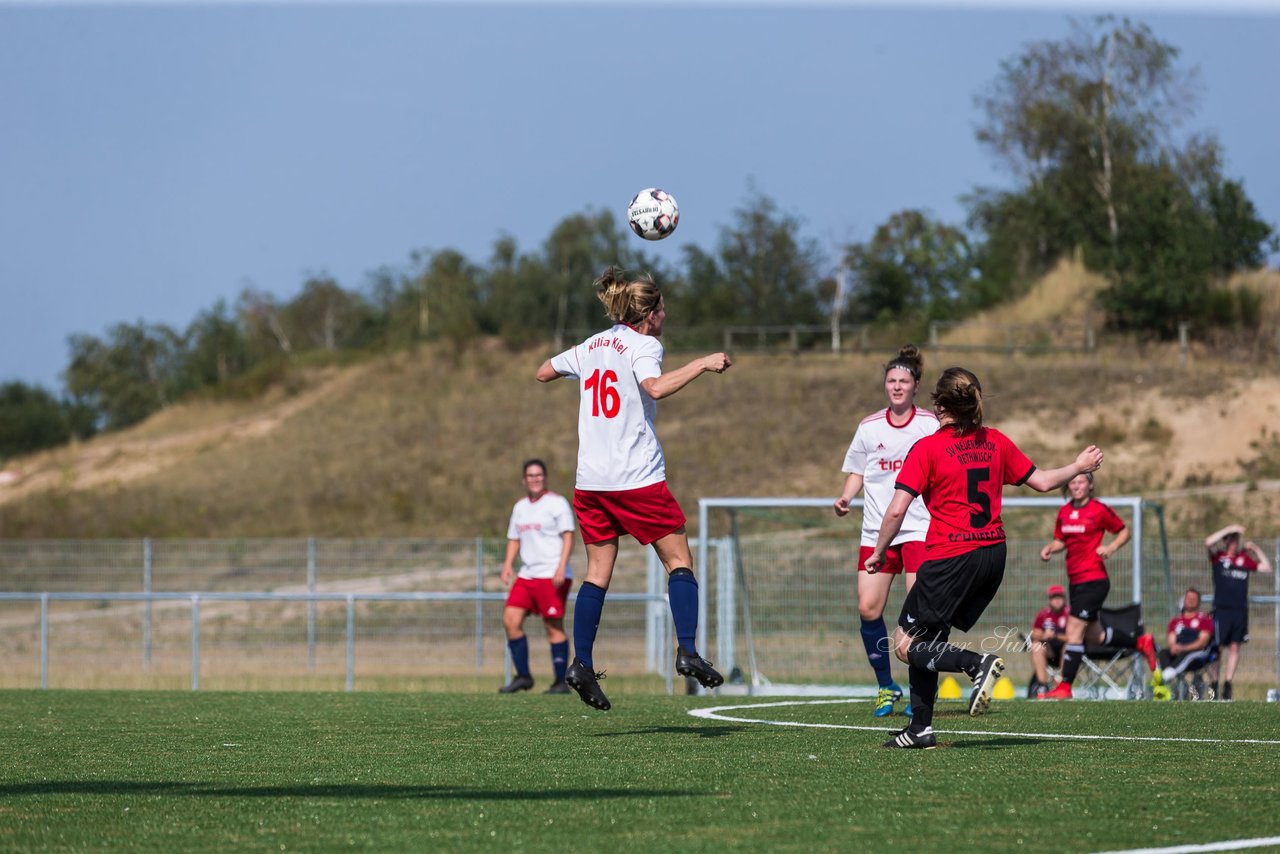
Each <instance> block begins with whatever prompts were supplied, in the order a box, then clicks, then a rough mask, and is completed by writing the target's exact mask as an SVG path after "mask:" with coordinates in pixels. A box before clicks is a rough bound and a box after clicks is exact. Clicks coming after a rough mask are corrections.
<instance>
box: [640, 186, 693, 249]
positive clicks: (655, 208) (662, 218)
mask: <svg viewBox="0 0 1280 854" xmlns="http://www.w3.org/2000/svg"><path fill="white" fill-rule="evenodd" d="M627 224H628V225H630V226H631V230H632V231H634V232H635V233H636V234H638V235H639V236H640V237H643V238H644V239H645V240H661V239H662V238H664V237H666V236H667V235H669V234H671V232H673V231H675V230H676V226H677V225H679V224H680V206H679V205H677V204H676V200H675V197H674V196H672V195H671V194H670V193H668V192H667V191H666V190H659V189H658V188H657V187H649V188H648V189H644V190H641V191H640V192H638V193H636V196H635V198H634V199H632V200H631V204H629V205H627Z"/></svg>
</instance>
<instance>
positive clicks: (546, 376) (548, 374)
mask: <svg viewBox="0 0 1280 854" xmlns="http://www.w3.org/2000/svg"><path fill="white" fill-rule="evenodd" d="M563 376H565V374H562V373H560V372H559V371H557V370H556V369H555V368H553V367H551V360H550V359H547V360H546V361H545V362H543V363H542V366H541V367H540V368H538V382H540V383H549V382H551V381H552V380H558V379H560V378H561V377H563Z"/></svg>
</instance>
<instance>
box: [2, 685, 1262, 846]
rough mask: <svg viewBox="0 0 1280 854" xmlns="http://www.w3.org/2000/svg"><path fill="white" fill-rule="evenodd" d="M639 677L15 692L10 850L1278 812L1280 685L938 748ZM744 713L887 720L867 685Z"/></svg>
mask: <svg viewBox="0 0 1280 854" xmlns="http://www.w3.org/2000/svg"><path fill="white" fill-rule="evenodd" d="M606 687H607V685H606ZM615 701H616V703H615V706H614V709H613V711H610V712H608V713H603V714H602V713H599V712H595V711H592V710H591V709H588V708H587V707H586V706H584V705H582V704H581V703H580V702H578V700H577V698H576V697H573V696H568V697H564V696H555V697H549V696H543V695H540V694H532V695H530V694H523V695H516V696H510V697H499V696H498V695H496V694H483V695H478V694H409V693H355V694H321V693H220V692H206V693H198V694H192V693H176V692H174V693H169V692H97V691H49V692H39V691H6V692H0V721H2V722H3V729H2V732H3V736H2V737H0V744H2V745H3V761H2V762H0V848H3V849H4V850H15V851H16V850H21V851H32V850H85V849H89V848H99V847H104V846H105V847H108V848H116V849H119V848H129V849H140V850H166V851H172V850H210V851H213V850H218V851H223V850H231V849H237V850H264V851H265V850H268V849H269V850H272V851H281V850H304V851H323V850H335V849H363V850H372V851H430V850H438V851H444V850H448V851H458V850H463V851H465V850H496V849H505V850H521V851H566V850H597V851H604V850H622V851H628V850H629V851H634V852H637V854H638V852H641V851H650V850H657V851H723V850H726V849H727V848H739V849H753V850H771V851H781V850H790V851H821V850H837V849H839V850H849V851H856V850H872V849H892V848H903V849H905V850H934V849H941V848H950V849H954V850H1002V851H1003V850H1032V849H1035V850H1042V851H1099V850H1111V849H1124V848H1133V847H1141V846H1164V845H1178V844H1196V843H1207V842H1214V841H1220V840H1230V839H1241V838H1256V837H1267V836H1276V835H1280V817H1278V812H1280V811H1277V810H1276V808H1275V805H1276V799H1277V795H1278V794H1280V726H1277V724H1278V723H1280V704H1266V703H1259V702H1237V703H1234V704H1227V703H1215V704H1210V703H1159V704H1157V703H1149V702H1107V703H1095V702H1081V701H1077V702H1071V703H1063V704H1050V703H1031V702H1026V701H1021V700H1015V701H1007V702H998V703H996V704H994V705H993V707H992V710H991V712H990V713H989V714H988V715H986V716H984V717H982V718H978V719H971V718H969V717H968V716H967V715H966V714H964V713H963V711H962V710H961V708H960V705H959V704H958V703H944V704H942V706H941V708H940V711H939V714H938V716H937V718H936V720H935V728H936V729H938V730H939V742H940V747H939V749H937V750H932V751H894V750H884V749H881V748H880V747H879V745H880V743H881V742H882V741H883V740H884V739H885V738H886V737H887V731H880V732H876V731H863V730H853V729H839V728H799V727H782V726H769V725H762V724H757V723H745V722H736V721H725V720H707V719H699V718H695V717H691V716H690V715H689V714H688V711H689V710H690V709H695V708H709V707H713V706H729V705H733V706H745V705H747V704H763V703H776V702H779V700H777V699H756V700H751V699H748V698H712V697H702V698H696V697H686V696H676V697H667V696H647V695H637V694H619V695H618V696H616V697H615ZM725 714H728V715H732V716H735V717H746V718H766V719H771V720H780V721H793V722H805V723H814V724H827V725H840V726H877V725H878V724H879V723H880V722H878V721H876V720H875V719H873V718H872V717H871V716H870V707H869V706H868V705H867V704H866V703H821V704H815V703H803V704H799V703H798V704H794V705H786V706H770V707H765V708H756V709H746V708H740V709H737V710H735V711H726V712H725ZM900 720H901V718H900V717H896V718H893V719H890V721H894V722H896V721H900ZM885 726H886V730H887V727H888V724H885ZM980 732H981V733H994V734H979V733H980ZM1026 734H1033V735H1029V736H1028V735H1026ZM1060 734H1082V735H1107V736H1120V737H1122V738H1121V739H1115V740H1067V739H1062V738H1058V737H1056V736H1057V735H1060ZM1134 736H1147V737H1155V738H1160V739H1170V738H1199V739H1259V740H1271V741H1273V743H1254V744H1247V743H1231V742H1229V741H1207V742H1188V741H1172V740H1159V741H1131V740H1124V739H1127V738H1129V737H1134Z"/></svg>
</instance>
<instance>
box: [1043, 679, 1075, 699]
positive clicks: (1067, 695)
mask: <svg viewBox="0 0 1280 854" xmlns="http://www.w3.org/2000/svg"><path fill="white" fill-rule="evenodd" d="M1039 699H1041V700H1070V699H1071V683H1070V682H1059V683H1058V685H1057V687H1056V688H1054V689H1053V690H1052V691H1046V692H1045V693H1043V694H1041V695H1040V697H1039Z"/></svg>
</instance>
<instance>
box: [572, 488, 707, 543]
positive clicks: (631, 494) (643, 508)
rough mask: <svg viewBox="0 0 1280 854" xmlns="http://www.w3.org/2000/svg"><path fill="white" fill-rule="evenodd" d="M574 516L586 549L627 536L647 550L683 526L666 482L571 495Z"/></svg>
mask: <svg viewBox="0 0 1280 854" xmlns="http://www.w3.org/2000/svg"><path fill="white" fill-rule="evenodd" d="M573 512H574V514H575V515H577V517H578V527H579V528H581V529H582V541H583V542H584V543H586V544H587V545H591V544H592V543H603V542H604V541H606V540H612V539H614V538H615V537H620V536H622V535H623V534H630V535H631V536H633V537H635V538H636V539H637V540H639V541H640V545H642V546H647V545H649V543H652V542H653V541H654V540H660V539H662V538H663V537H665V536H666V535H667V534H670V533H671V532H672V531H674V530H676V529H678V528H680V527H681V526H683V525H684V523H685V518H684V512H683V511H682V510H681V509H680V505H679V504H677V503H676V499H675V496H673V495H672V494H671V490H669V489H667V482H666V481H665V480H664V481H662V482H660V483H653V484H650V485H649V486H642V487H640V488H639V489H624V490H621V491H620V492H592V491H590V490H584V489H575V490H574V491H573Z"/></svg>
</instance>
